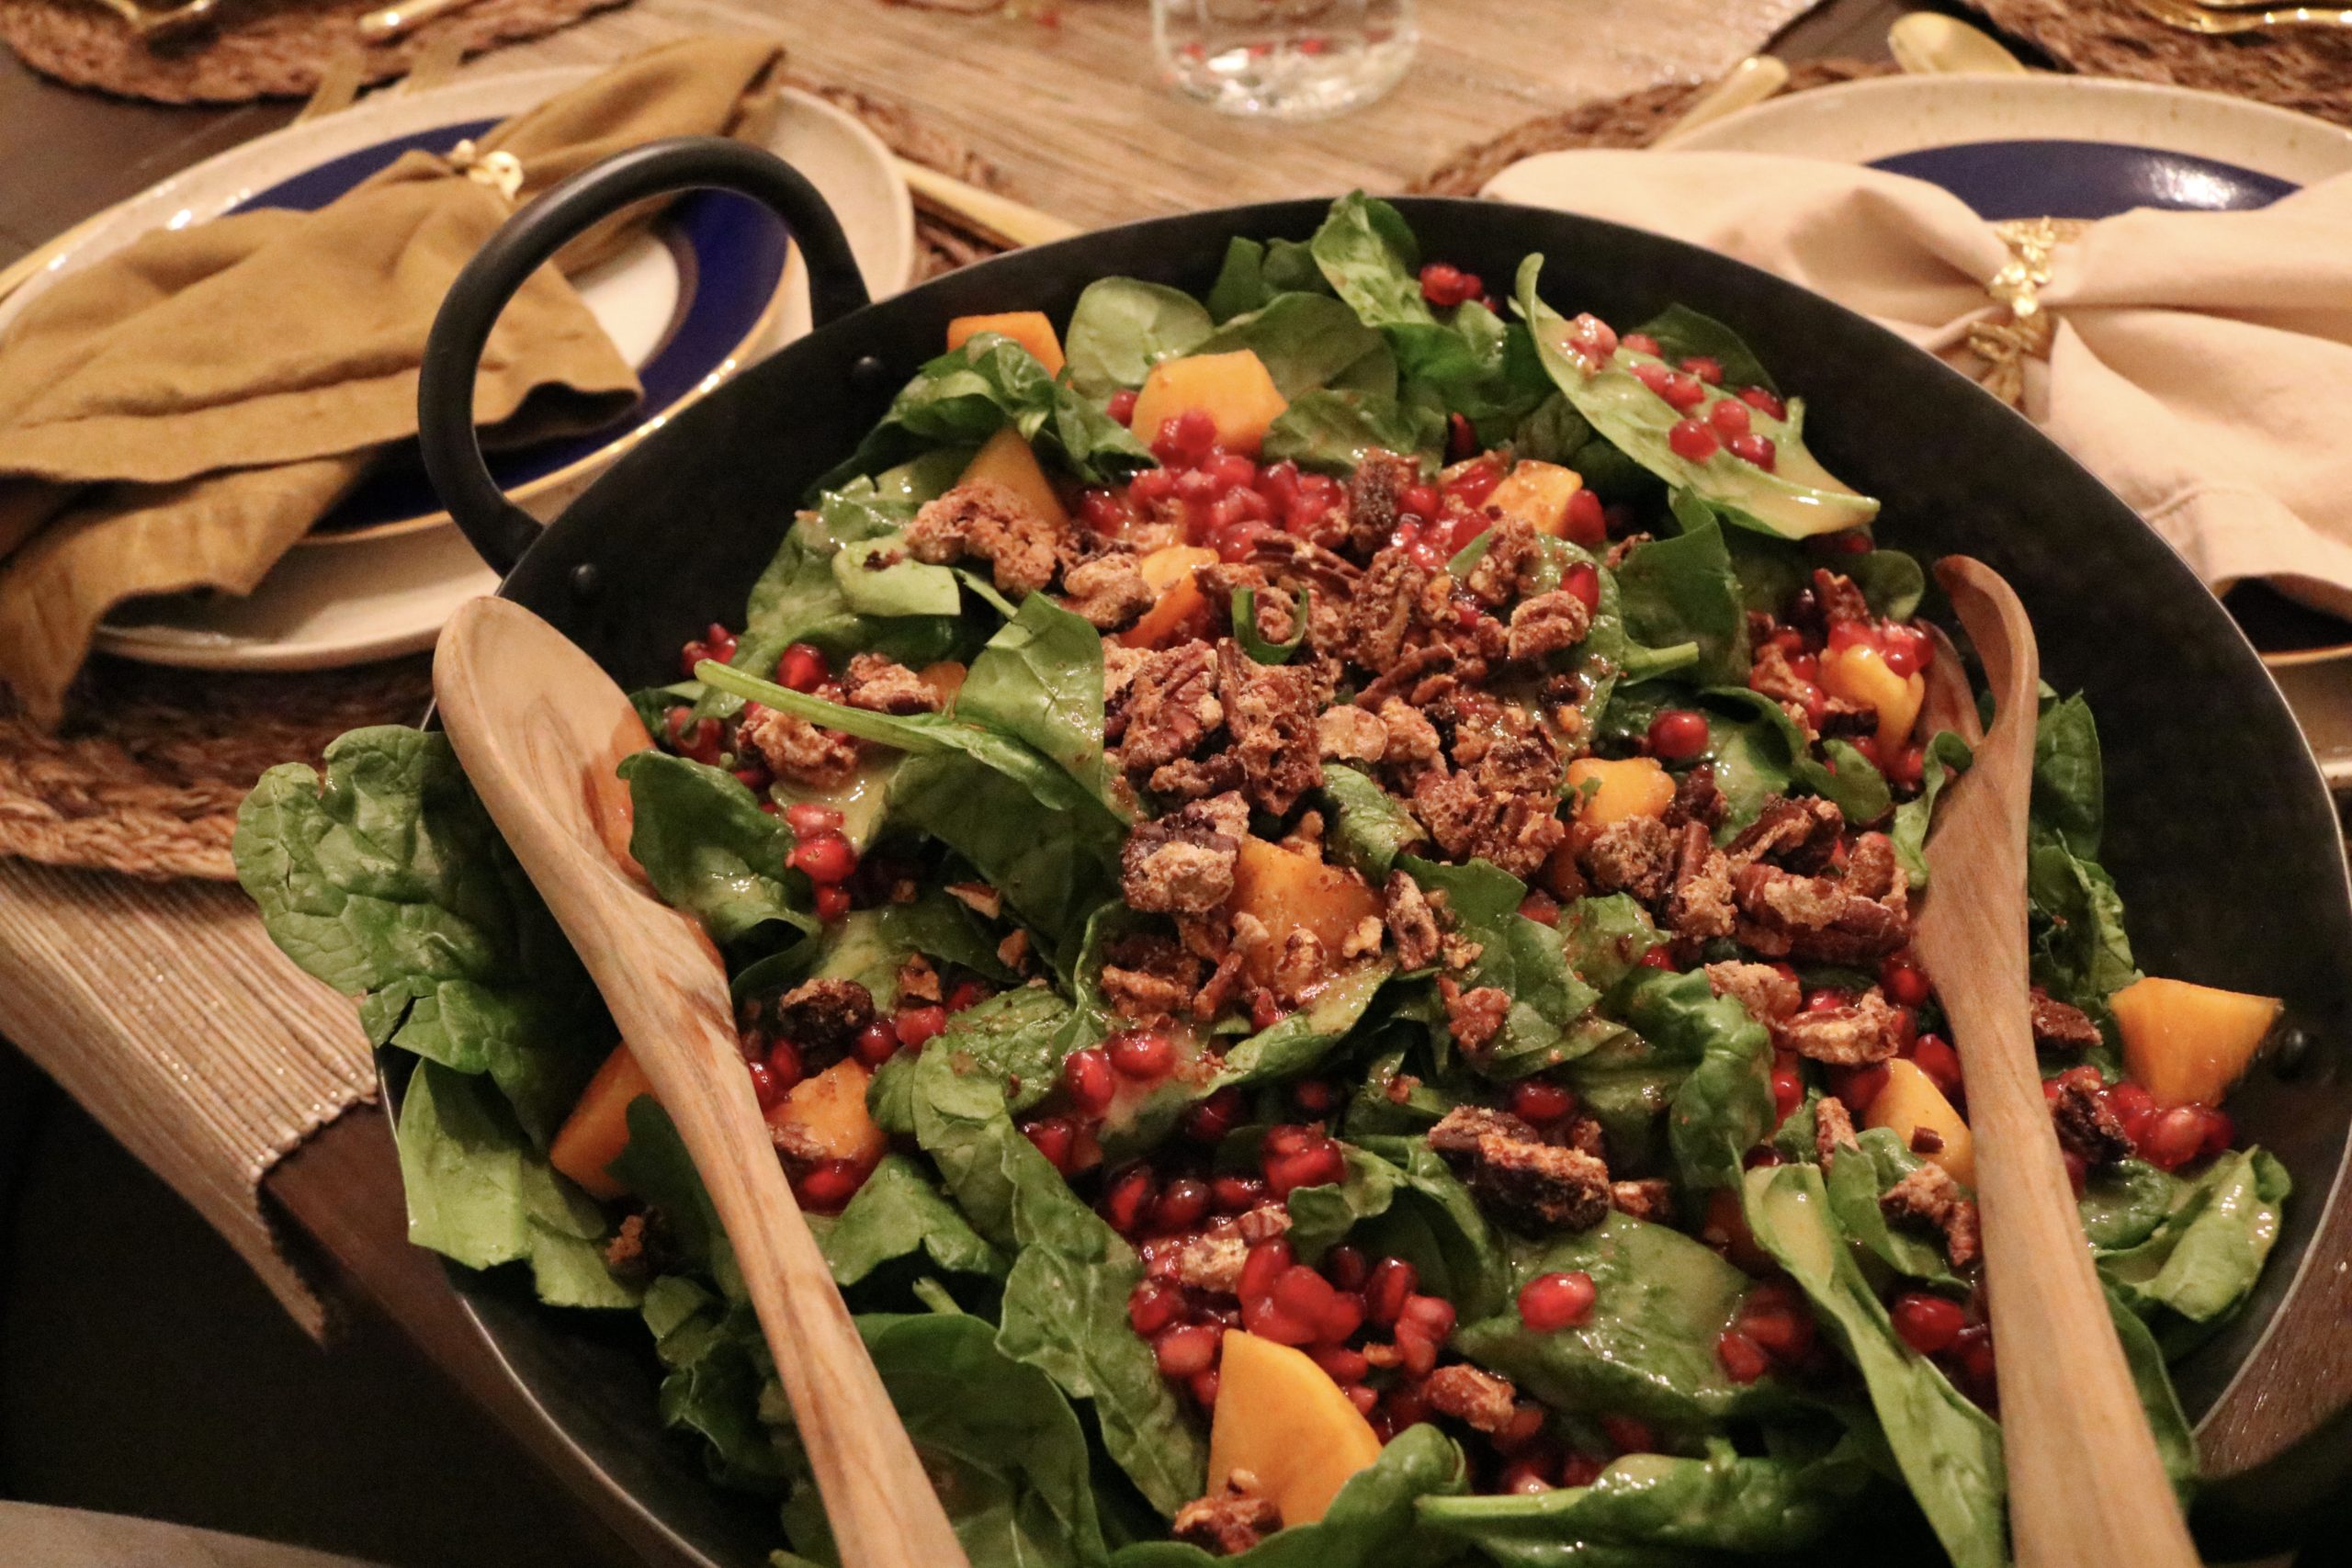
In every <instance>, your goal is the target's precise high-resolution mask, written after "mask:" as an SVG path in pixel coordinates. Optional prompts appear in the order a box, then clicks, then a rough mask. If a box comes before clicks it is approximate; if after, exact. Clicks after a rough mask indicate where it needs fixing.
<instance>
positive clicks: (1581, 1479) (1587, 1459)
mask: <svg viewBox="0 0 2352 1568" xmlns="http://www.w3.org/2000/svg"><path fill="white" fill-rule="evenodd" d="M1607 1468H1608V1466H1607V1465H1605V1464H1604V1463H1602V1462H1601V1461H1600V1460H1599V1459H1597V1458H1595V1457H1594V1456H1593V1455H1591V1454H1576V1453H1572V1454H1570V1455H1569V1456H1568V1457H1567V1458H1566V1460H1565V1461H1562V1463H1561V1465H1560V1484H1561V1485H1563V1486H1589V1485H1591V1484H1592V1483H1594V1482H1596V1481H1598V1480H1600V1472H1602V1471H1603V1470H1606V1469H1607Z"/></svg>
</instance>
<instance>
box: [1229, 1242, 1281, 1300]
mask: <svg viewBox="0 0 2352 1568" xmlns="http://www.w3.org/2000/svg"><path fill="white" fill-rule="evenodd" d="M1293 1267H1294V1264H1293V1262H1292V1258H1291V1250H1290V1243H1288V1242H1286V1241H1284V1240H1283V1238H1282V1237H1280V1236H1275V1237H1273V1238H1272V1240H1269V1241H1261V1242H1260V1243H1258V1245H1257V1246H1255V1247H1251V1248H1250V1250H1249V1252H1248V1253H1247V1254H1246V1255H1244V1257H1243V1258H1242V1259H1241V1280H1240V1282H1239V1283H1238V1284H1237V1285H1235V1286H1234V1288H1233V1290H1234V1294H1236V1295H1238V1296H1239V1297H1240V1298H1241V1300H1242V1303H1243V1304H1244V1305H1247V1304H1248V1303H1250V1302H1254V1301H1262V1300H1264V1299H1265V1298H1266V1297H1268V1296H1270V1295H1272V1293H1273V1289H1274V1281H1275V1280H1279V1279H1281V1278H1282V1277H1283V1274H1285V1273H1286V1272H1288V1271H1289V1270H1290V1269H1292V1268H1293Z"/></svg>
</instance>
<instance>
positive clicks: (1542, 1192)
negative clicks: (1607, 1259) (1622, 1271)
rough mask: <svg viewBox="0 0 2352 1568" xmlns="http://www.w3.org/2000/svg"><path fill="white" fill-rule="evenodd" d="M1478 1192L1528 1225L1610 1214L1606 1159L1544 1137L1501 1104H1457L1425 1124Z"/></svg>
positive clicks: (1580, 1226)
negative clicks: (1498, 1107) (1433, 1122)
mask: <svg viewBox="0 0 2352 1568" xmlns="http://www.w3.org/2000/svg"><path fill="white" fill-rule="evenodd" d="M1429 1145H1430V1148H1432V1149H1434V1150H1436V1151H1437V1152H1438V1153H1439V1154H1440V1155H1442V1156H1444V1158H1445V1161H1446V1163H1447V1164H1448V1165H1450V1166H1453V1168H1454V1169H1455V1171H1456V1172H1457V1173H1459V1174H1460V1175H1461V1177H1462V1179H1463V1180H1464V1181H1465V1182H1467V1183H1468V1184H1469V1187H1470V1190H1471V1192H1472V1193H1473V1194H1474V1195H1476V1197H1477V1198H1478V1200H1479V1201H1481V1202H1483V1203H1486V1204H1487V1205H1488V1206H1490V1207H1492V1208H1494V1209H1496V1210H1498V1211H1499V1212H1500V1213H1502V1215H1503V1216H1504V1218H1505V1219H1507V1220H1510V1221H1511V1222H1513V1223H1515V1224H1519V1225H1521V1227H1523V1228H1526V1229H1529V1230H1589V1229H1590V1228H1591V1227H1593V1226H1594V1225H1597V1224H1600V1222H1601V1221H1602V1220H1605V1219H1607V1218H1608V1217H1609V1204H1610V1198H1611V1191H1610V1183H1609V1167H1608V1166H1607V1165H1606V1164H1604V1163H1603V1162H1602V1161H1600V1159H1598V1158H1596V1157H1594V1156H1591V1155H1589V1154H1586V1153H1585V1152H1583V1151H1582V1150H1580V1149H1570V1148H1561V1147H1558V1146H1557V1145H1552V1144H1547V1143H1545V1142H1544V1140H1543V1138H1542V1137H1541V1136H1539V1135H1538V1134H1537V1133H1536V1131H1535V1129H1534V1128H1533V1127H1531V1126H1530V1125H1528V1124H1527V1123H1526V1122H1523V1121H1521V1120H1520V1119H1519V1118H1518V1117H1516V1116H1513V1115H1511V1114H1510V1112H1509V1111H1489V1110H1486V1109H1484V1108H1482V1107H1479V1106H1473V1105H1462V1106H1456V1107H1455V1108H1454V1109H1453V1110H1452V1111H1447V1112H1446V1113H1445V1115H1444V1116H1443V1117H1442V1119H1441V1120H1440V1121H1439V1122H1438V1124H1437V1125H1436V1126H1434V1127H1432V1128H1430V1132H1429Z"/></svg>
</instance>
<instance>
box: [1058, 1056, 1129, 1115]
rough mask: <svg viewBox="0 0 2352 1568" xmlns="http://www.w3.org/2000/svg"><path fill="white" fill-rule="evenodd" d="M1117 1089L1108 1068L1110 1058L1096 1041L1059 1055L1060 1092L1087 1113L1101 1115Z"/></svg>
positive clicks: (1107, 1107)
mask: <svg viewBox="0 0 2352 1568" xmlns="http://www.w3.org/2000/svg"><path fill="white" fill-rule="evenodd" d="M1118 1091H1119V1086H1118V1084H1117V1083H1116V1081H1114V1077H1113V1076H1112V1072H1111V1058H1110V1057H1109V1056H1108V1055H1104V1053H1103V1048H1102V1047H1101V1046H1099V1045H1090V1046H1088V1047H1087V1048H1086V1049H1085V1050H1083V1051H1072V1052H1071V1053H1070V1054H1069V1055H1068V1056H1066V1057H1064V1058H1063V1059H1062V1092H1063V1093H1065V1094H1067V1095H1069V1100H1070V1103H1071V1104H1072V1105H1074V1106H1076V1107H1077V1108H1078V1109H1079V1111H1081V1112H1082V1113H1084V1114H1085V1115H1088V1116H1100V1115H1102V1114H1103V1111H1106V1110H1108V1109H1109V1108H1110V1104H1111V1097H1112V1096H1113V1095H1114V1094H1116V1093H1117V1092H1118Z"/></svg>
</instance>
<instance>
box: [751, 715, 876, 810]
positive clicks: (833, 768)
mask: <svg viewBox="0 0 2352 1568" xmlns="http://www.w3.org/2000/svg"><path fill="white" fill-rule="evenodd" d="M736 738H737V739H739V740H741V741H743V742H747V743H748V744H749V745H750V746H751V747H752V749H753V750H756V751H758V752H759V754H760V756H761V757H762V758H763V759H764V760H765V761H766V762H767V765H768V769H769V771H770V772H772V773H775V776H776V777H778V778H780V779H789V780H790V781H791V782H793V783H794V784H806V785H808V786H809V788H811V789H833V788H836V787H837V786H839V785H842V784H847V783H848V782H849V780H850V775H851V774H853V773H856V772H857V762H858V754H857V742H856V741H854V740H852V739H849V737H847V736H845V735H836V734H835V733H833V732H832V731H831V730H829V729H820V728H817V727H816V726H815V725H813V724H811V723H809V721H808V720H807V719H805V718H802V717H800V716H798V715H797V714H789V713H786V712H785V711H784V710H783V709H781V708H772V707H763V706H762V705H759V704H757V703H747V704H745V705H744V708H743V723H742V726H741V728H740V729H739V730H738V731H737V737H736Z"/></svg>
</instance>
